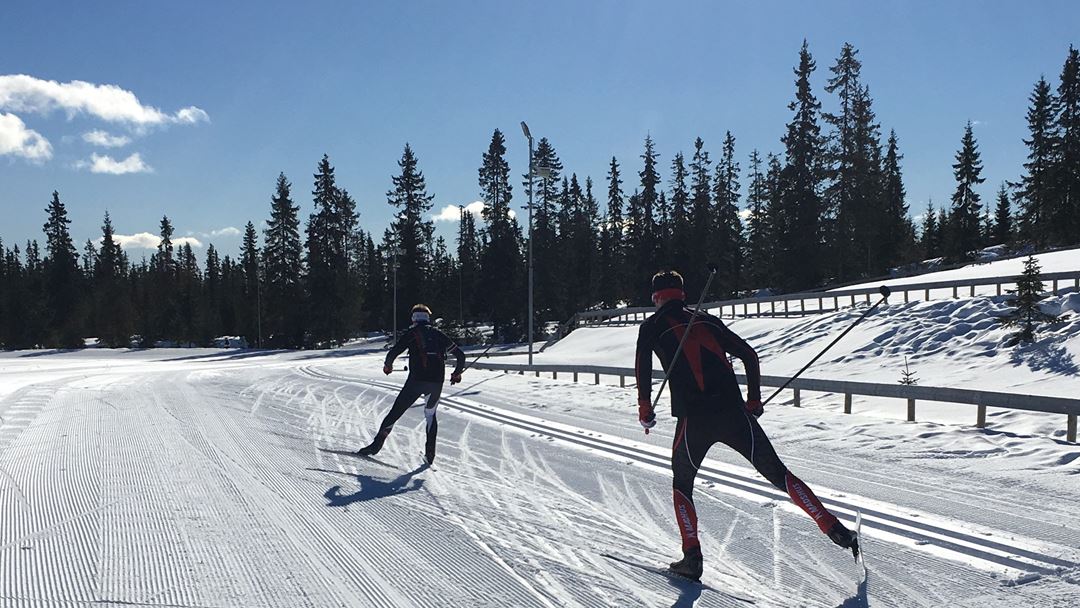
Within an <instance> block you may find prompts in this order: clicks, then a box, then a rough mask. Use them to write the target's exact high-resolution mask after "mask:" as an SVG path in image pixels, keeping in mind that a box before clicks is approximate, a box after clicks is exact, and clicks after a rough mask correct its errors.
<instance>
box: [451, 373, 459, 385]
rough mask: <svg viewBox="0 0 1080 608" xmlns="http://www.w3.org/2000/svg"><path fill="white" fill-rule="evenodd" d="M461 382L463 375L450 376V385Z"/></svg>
mask: <svg viewBox="0 0 1080 608" xmlns="http://www.w3.org/2000/svg"><path fill="white" fill-rule="evenodd" d="M458 382H461V374H450V384H457V383H458Z"/></svg>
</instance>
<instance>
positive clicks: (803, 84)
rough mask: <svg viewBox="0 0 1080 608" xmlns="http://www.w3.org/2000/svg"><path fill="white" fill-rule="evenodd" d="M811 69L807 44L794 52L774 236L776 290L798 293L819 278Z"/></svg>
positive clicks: (819, 154) (816, 106)
mask: <svg viewBox="0 0 1080 608" xmlns="http://www.w3.org/2000/svg"><path fill="white" fill-rule="evenodd" d="M815 68H816V64H815V63H814V59H813V57H812V56H811V55H810V50H809V47H808V45H807V43H806V41H805V40H804V41H803V45H802V49H801V50H800V51H799V66H798V67H797V68H796V69H795V75H796V81H795V90H796V93H795V100H794V101H792V102H791V103H790V104H789V105H788V108H789V109H791V110H792V111H794V112H795V116H794V117H793V118H792V121H791V122H790V123H788V125H787V133H786V134H785V135H784V137H783V138H782V141H783V143H784V147H785V157H786V164H785V165H784V168H783V171H782V173H781V175H780V178H781V189H782V195H781V206H782V209H783V210H782V214H781V221H782V222H783V226H782V229H781V230H778V231H777V243H778V244H779V245H780V246H781V250H780V251H779V252H778V254H779V255H778V258H779V260H778V268H779V270H780V273H779V277H778V278H779V280H780V285H781V286H782V287H783V288H785V289H799V288H805V287H810V286H814V285H817V284H819V283H820V282H821V279H822V278H823V265H824V262H825V260H824V259H823V257H822V255H821V250H822V237H823V233H822V216H823V212H824V206H823V202H822V200H821V195H820V194H819V193H820V192H821V184H822V178H821V174H822V170H821V167H822V162H823V160H824V159H823V153H824V151H823V142H822V138H821V127H820V126H819V125H818V115H819V111H820V108H821V104H820V103H819V102H818V100H817V98H816V97H814V93H813V91H811V88H810V76H811V74H813V72H814V70H815Z"/></svg>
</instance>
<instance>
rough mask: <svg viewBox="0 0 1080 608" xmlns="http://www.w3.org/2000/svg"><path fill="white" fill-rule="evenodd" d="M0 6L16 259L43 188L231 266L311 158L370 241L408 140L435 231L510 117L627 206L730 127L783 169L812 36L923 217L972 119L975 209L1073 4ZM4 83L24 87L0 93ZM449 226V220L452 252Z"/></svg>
mask: <svg viewBox="0 0 1080 608" xmlns="http://www.w3.org/2000/svg"><path fill="white" fill-rule="evenodd" d="M0 11H2V15H3V18H2V19H0V218H3V219H2V220H0V237H2V238H3V239H4V241H5V243H6V244H8V245H9V246H10V245H11V244H12V243H13V242H20V243H21V242H23V241H25V240H26V239H27V238H38V239H40V238H41V225H42V223H43V222H44V207H45V205H46V204H47V202H48V200H49V196H50V193H51V192H52V190H54V189H56V190H59V191H60V193H61V197H62V198H63V200H64V201H65V202H66V203H67V205H68V208H69V210H70V214H71V217H72V220H73V226H72V232H73V235H74V236H75V238H76V239H77V240H78V241H79V242H82V241H84V240H85V239H87V238H89V237H95V238H96V236H97V235H98V234H99V226H100V223H101V217H102V215H103V214H104V212H105V210H106V209H108V210H109V211H110V213H111V215H112V217H113V221H114V224H115V225H116V228H117V230H118V232H120V233H121V234H125V235H133V234H137V233H140V232H150V233H155V232H156V231H157V223H158V220H159V219H160V217H161V215H162V214H168V215H169V217H170V218H171V219H172V220H173V223H174V225H175V227H176V230H177V234H178V235H189V234H190V235H192V236H193V237H194V238H196V239H197V240H198V241H199V242H200V243H201V244H202V245H203V246H205V244H206V243H208V242H214V243H215V244H216V245H217V246H218V247H219V249H222V250H223V251H224V252H225V253H232V252H234V251H235V250H236V248H237V247H238V243H239V239H238V238H237V236H236V235H235V234H234V232H233V230H231V228H242V227H243V225H244V223H246V222H247V221H248V220H253V221H255V222H256V224H257V225H258V224H259V223H260V222H261V221H262V220H263V219H265V218H266V217H267V216H268V215H269V200H270V196H271V194H272V193H273V187H274V180H275V178H276V176H277V174H278V172H279V171H284V172H285V174H286V175H287V176H288V177H289V179H290V180H291V181H292V182H293V185H294V200H296V201H297V202H298V203H300V204H301V208H302V213H303V214H304V217H306V215H307V213H309V212H310V210H311V197H310V190H311V182H312V179H311V174H312V173H313V171H314V169H315V165H316V163H317V161H318V160H319V159H320V158H321V156H322V154H323V153H327V154H329V155H330V159H331V162H332V163H333V164H334V165H335V167H336V168H337V176H338V181H339V184H340V185H342V186H344V187H345V188H347V189H348V190H349V191H350V192H351V193H352V194H353V196H354V197H355V198H356V199H357V200H358V203H359V208H360V212H361V223H362V225H363V227H364V228H365V229H367V230H371V231H373V232H374V233H375V234H376V235H377V237H378V236H379V235H381V233H382V230H383V229H384V228H385V226H386V225H387V224H388V222H389V218H390V208H389V206H388V205H387V204H386V196H385V193H386V190H387V189H388V188H389V187H390V177H391V175H393V174H394V172H395V171H396V169H397V166H396V162H397V160H398V158H399V157H400V154H401V150H402V147H403V146H404V144H405V142H410V143H411V144H412V146H413V148H414V149H415V151H416V152H417V154H418V155H419V158H420V163H421V169H422V170H423V171H424V173H425V175H426V177H427V180H428V187H429V192H431V193H432V194H434V195H435V205H436V208H437V209H436V211H437V210H438V209H441V208H442V207H444V206H446V205H457V204H459V203H461V204H466V203H469V202H471V201H474V200H476V199H477V195H478V187H477V183H476V177H477V168H478V166H479V164H480V157H481V154H482V153H483V152H484V151H485V150H486V146H487V143H488V141H489V139H490V137H491V132H492V130H493V129H495V128H500V129H502V130H503V132H504V133H505V134H506V135H507V140H508V159H509V161H510V163H511V167H512V169H513V170H514V173H515V175H520V174H521V173H523V171H524V167H525V165H526V158H527V144H526V142H525V139H524V137H523V136H522V135H521V132H520V129H519V127H518V122H519V121H521V120H526V121H527V122H528V123H529V125H530V127H531V129H532V132H533V134H534V135H535V136H536V137H540V136H546V137H548V138H549V139H550V140H551V141H552V143H553V144H554V145H555V147H556V150H557V151H558V153H559V155H560V157H561V159H562V161H563V164H564V166H565V167H566V168H567V169H568V170H570V171H575V172H577V173H578V175H579V177H581V178H582V180H583V181H584V177H585V176H586V175H591V176H592V177H593V179H594V181H595V182H597V186H598V188H599V192H598V194H602V192H603V187H604V186H603V183H604V176H605V174H606V171H607V163H608V161H609V159H610V158H611V156H612V155H614V156H616V157H618V159H619V161H620V163H621V164H622V165H623V167H624V179H625V180H626V181H627V184H626V185H627V186H628V190H629V189H632V188H633V183H632V182H633V181H634V180H635V179H636V175H635V173H636V171H637V170H638V168H639V167H638V165H639V162H640V161H639V159H638V155H639V154H640V153H641V144H642V139H643V138H644V137H645V135H646V133H651V134H652V136H653V138H654V139H655V140H656V142H657V145H658V149H659V151H660V153H661V165H662V167H663V168H664V170H665V171H664V174H665V175H664V180H665V184H666V182H667V173H668V172H667V168H668V166H669V163H670V161H671V158H672V157H673V156H674V154H675V153H676V152H678V151H680V150H682V151H687V152H689V151H691V150H692V142H693V139H694V138H695V137H697V136H701V137H702V138H704V139H705V142H706V146H707V148H708V149H709V150H710V152H711V153H712V155H713V157H714V158H716V157H718V156H719V147H720V141H721V139H722V137H723V134H724V132H725V131H726V130H731V131H732V132H733V133H734V135H735V137H736V139H737V152H738V155H739V157H740V160H741V161H742V163H743V166H744V168H745V165H746V156H747V155H748V154H749V153H750V150H751V149H752V148H758V149H759V150H761V151H762V153H763V154H764V153H765V152H770V151H773V152H781V151H782V147H781V144H780V136H781V135H782V133H783V129H784V125H785V123H786V121H787V120H788V119H789V117H790V112H789V110H788V109H787V107H786V106H787V103H788V102H789V101H790V99H791V97H792V94H793V90H794V86H793V75H792V67H793V66H794V65H795V63H796V61H797V53H798V49H799V46H800V45H801V43H802V40H803V38H804V37H805V38H807V39H808V41H809V43H810V49H811V51H812V52H813V54H814V56H815V58H816V60H817V62H818V71H817V72H816V74H815V78H814V82H813V84H814V87H815V92H816V93H817V94H818V95H819V98H821V99H822V100H823V102H824V104H825V107H826V109H828V108H830V107H833V105H834V104H835V101H834V99H833V98H832V97H831V96H828V95H826V94H825V93H824V91H823V90H822V87H823V86H824V83H825V79H826V77H827V68H828V67H829V66H830V65H832V63H833V62H834V60H835V57H836V56H837V54H838V52H839V49H840V47H841V45H842V44H843V43H844V42H845V41H846V42H851V43H852V44H854V45H855V46H856V47H857V48H858V49H859V50H860V55H859V57H860V59H861V60H862V61H863V77H864V80H865V82H866V83H868V84H869V85H870V87H871V92H872V94H873V96H874V100H875V110H876V112H877V115H878V118H879V120H880V122H881V124H882V127H883V129H884V130H885V131H886V132H887V131H888V129H890V128H895V129H896V131H897V134H898V136H899V138H900V143H901V150H902V152H903V153H904V155H905V159H904V168H905V178H906V183H907V189H908V196H909V202H910V203H911V204H912V207H913V209H914V210H915V212H921V211H922V209H923V208H924V207H925V205H926V201H927V199H928V198H930V197H933V199H934V200H935V201H936V202H938V203H945V202H947V200H948V197H949V195H950V194H951V192H952V189H953V179H952V173H951V167H950V165H951V163H952V162H953V155H954V153H955V151H956V149H957V147H958V146H959V142H960V137H961V135H962V131H963V127H964V124H965V122H966V121H967V120H972V121H976V136H977V138H978V140H979V144H980V148H981V150H982V153H983V161H984V164H985V171H984V174H983V175H984V177H986V178H987V182H986V183H985V184H984V185H983V188H982V194H983V197H984V200H987V199H991V198H992V197H993V193H994V192H995V191H996V189H997V187H998V184H1000V182H1001V181H1002V180H1005V179H1016V178H1017V177H1018V175H1019V174H1020V172H1021V163H1022V162H1023V157H1024V152H1025V150H1024V147H1023V145H1022V143H1021V139H1022V138H1023V137H1024V136H1025V127H1024V112H1025V110H1026V107H1027V96H1028V94H1029V93H1030V91H1031V88H1032V85H1033V84H1034V82H1035V81H1036V80H1037V79H1038V78H1039V76H1040V75H1041V74H1045V75H1046V76H1047V78H1048V79H1052V80H1053V81H1054V82H1056V79H1057V76H1058V74H1059V72H1060V69H1061V65H1062V63H1063V61H1064V59H1065V55H1066V52H1067V49H1068V47H1069V44H1080V33H1078V32H1080V31H1078V30H1077V28H1076V24H1077V23H1080V3H1075V2H1039V3H1034V4H1032V5H1029V4H1028V3H1019V2H888V3H886V2H755V3H749V2H744V3H734V2H732V3H723V2H672V3H665V4H663V5H661V4H658V3H654V2H630V1H614V0H610V1H592V2H580V1H579V2H564V1H561V0H549V1H547V2H543V3H539V2H536V3H529V4H526V3H523V2H458V3H452V2H445V1H441V2H438V1H417V2H363V3H362V2H344V1H341V2H330V1H319V2H302V3H301V2H185V3H164V2H135V1H128V2H95V3H86V2H53V3H31V2H11V3H6V4H5V6H4V7H3V8H2V9H0ZM14 75H25V76H27V77H29V78H23V79H14V78H6V79H5V78H4V77H5V76H8V77H10V76H14ZM50 81H53V82H50ZM72 81H82V82H86V83H91V84H90V85H84V86H83V87H82V88H74V87H72V86H70V85H68V84H67V83H71V82H72ZM91 85H94V86H91ZM105 85H109V86H111V87H117V88H118V89H112V88H110V89H105V88H102V87H104V86H105ZM5 87H6V93H5ZM125 91H126V92H127V93H129V94H131V95H134V96H135V97H137V99H138V104H134V105H132V103H133V102H132V100H131V99H130V98H129V97H125V96H124V95H123V93H124V92H125ZM5 94H6V99H7V101H6V102H5V101H4V100H5ZM5 104H6V105H5ZM125 104H127V105H125ZM92 132H103V133H106V134H108V137H106V136H105V135H103V134H102V133H97V134H96V135H88V134H89V133H92ZM5 134H6V135H5ZM5 136H6V137H7V140H6V142H7V143H6V144H5V143H4V142H5V139H4V137H5ZM16 137H21V138H22V139H19V140H18V142H17V144H16V143H13V141H14V140H13V139H12V138H16ZM87 138H89V139H91V140H93V141H95V142H96V143H90V142H89V141H87ZM116 138H120V139H119V140H118V139H116ZM110 139H111V141H110ZM125 139H126V140H128V141H125ZM45 142H47V143H45ZM106 143H112V144H115V145H114V147H104V146H103V145H102V144H106ZM46 148H47V151H46ZM135 154H137V155H138V156H133V155H135ZM95 155H96V156H95ZM106 157H107V158H106ZM124 171H128V172H126V173H123V172H124ZM116 173H122V174H116ZM518 183H519V182H517V183H515V190H514V203H516V204H517V205H521V204H523V203H524V202H525V193H524V191H523V189H522V188H521V187H520V186H519V185H518ZM453 228H454V226H453V224H451V223H440V233H442V234H445V235H447V236H450V235H452V233H453V232H452V231H453ZM132 243H133V245H134V243H135V241H133V242H132ZM133 253H134V255H135V256H136V257H138V256H139V255H140V253H139V251H138V250H137V249H135V250H133Z"/></svg>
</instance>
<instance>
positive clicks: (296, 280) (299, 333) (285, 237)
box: [206, 173, 305, 348]
mask: <svg viewBox="0 0 1080 608" xmlns="http://www.w3.org/2000/svg"><path fill="white" fill-rule="evenodd" d="M299 213H300V207H299V206H298V205H295V204H294V203H293V200H292V184H290V183H289V180H288V179H286V177H285V174H284V173H279V174H278V178H277V185H276V187H275V191H274V196H273V197H271V199H270V221H269V222H267V224H266V230H265V231H264V232H263V251H262V258H263V273H264V276H265V285H264V289H263V294H262V301H263V311H264V313H265V314H264V317H265V318H264V319H263V330H264V331H263V336H264V338H265V341H266V343H267V345H269V346H273V347H277V348H282V347H284V348H297V347H300V346H302V345H303V342H304V317H305V315H304V305H303V302H304V286H303V282H302V278H303V269H304V262H303V254H304V253H303V252H304V247H303V243H302V242H301V240H300V217H299ZM215 257H216V252H215ZM217 263H218V264H220V262H217ZM206 271H207V275H208V276H207V278H208V279H209V273H210V271H211V269H210V256H209V251H208V252H207V268H206ZM217 272H218V273H219V274H220V268H218V269H217Z"/></svg>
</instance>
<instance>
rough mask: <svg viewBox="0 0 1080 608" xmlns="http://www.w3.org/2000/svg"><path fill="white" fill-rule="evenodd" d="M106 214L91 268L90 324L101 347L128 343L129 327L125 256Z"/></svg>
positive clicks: (129, 307)
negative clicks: (93, 325) (92, 271)
mask: <svg viewBox="0 0 1080 608" xmlns="http://www.w3.org/2000/svg"><path fill="white" fill-rule="evenodd" d="M115 234H116V232H115V231H114V229H113V225H112V220H111V219H110V218H109V213H108V212H106V213H105V221H104V223H103V224H102V226H101V249H100V250H99V252H98V257H97V264H96V266H95V268H94V288H93V296H92V297H93V300H94V308H93V309H94V314H95V320H94V324H95V326H96V327H97V329H98V336H99V337H100V339H101V341H102V343H103V344H104V345H105V346H109V347H112V348H117V347H125V346H129V345H130V343H131V332H132V328H133V324H132V315H133V312H134V311H133V310H132V307H131V294H130V291H129V289H128V284H127V259H126V257H125V256H124V252H123V250H122V249H121V248H120V243H118V242H117V241H116V238H115Z"/></svg>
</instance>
